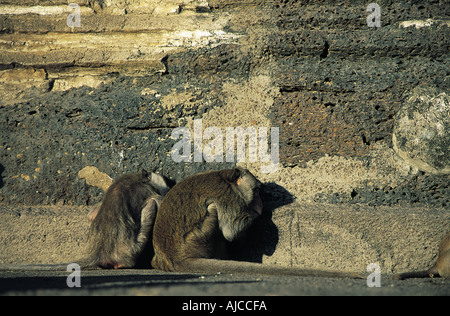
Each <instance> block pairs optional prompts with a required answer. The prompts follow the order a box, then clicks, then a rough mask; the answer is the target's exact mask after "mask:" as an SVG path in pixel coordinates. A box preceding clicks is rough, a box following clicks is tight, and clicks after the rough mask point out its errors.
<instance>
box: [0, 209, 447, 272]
mask: <svg viewBox="0 0 450 316" xmlns="http://www.w3.org/2000/svg"><path fill="white" fill-rule="evenodd" d="M88 212H89V208H88V207H78V206H31V207H28V206H9V205H0V249H2V256H1V258H0V264H28V263H58V262H72V261H76V260H77V259H79V258H81V257H83V251H84V246H85V244H86V236H87V231H88V227H89V223H88V220H87V214H88ZM448 231H450V212H449V211H448V210H445V209H436V208H434V209H430V208H424V207H420V208H419V207H417V208H416V207H376V208H375V207H368V206H363V205H330V204H309V203H308V204H299V203H293V204H290V205H286V206H283V207H280V208H277V209H276V210H275V211H273V213H272V214H266V215H265V216H264V217H263V218H262V219H261V220H260V221H259V222H257V223H256V224H255V227H254V229H252V230H251V231H249V236H248V238H249V243H248V245H247V247H245V248H242V249H240V250H239V252H240V253H239V254H238V256H240V257H241V258H243V259H252V260H260V261H262V262H263V263H265V264H266V263H267V264H279V265H285V266H290V265H298V266H305V267H311V268H319V269H320V268H323V269H325V268H326V269H336V270H349V271H357V272H361V273H366V267H367V265H368V264H369V263H379V264H380V266H381V269H382V273H388V274H389V273H397V272H402V271H406V270H415V269H425V268H428V267H430V266H431V265H432V264H433V263H434V261H435V260H436V258H437V253H438V246H439V242H440V240H441V239H442V238H443V237H444V235H445V234H446V233H447V232H448ZM258 255H259V256H260V257H259V259H258Z"/></svg>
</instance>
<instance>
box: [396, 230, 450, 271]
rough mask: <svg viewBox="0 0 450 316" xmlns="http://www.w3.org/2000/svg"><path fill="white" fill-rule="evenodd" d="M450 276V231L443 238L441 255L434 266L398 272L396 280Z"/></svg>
mask: <svg viewBox="0 0 450 316" xmlns="http://www.w3.org/2000/svg"><path fill="white" fill-rule="evenodd" d="M428 277H430V278H433V277H442V278H450V232H449V233H447V235H446V236H445V237H444V239H442V241H441V244H440V246H439V257H438V259H437V261H436V263H435V264H434V266H433V267H432V268H430V269H428V270H425V271H417V272H405V273H400V274H396V275H395V276H394V279H395V280H404V279H409V278H428Z"/></svg>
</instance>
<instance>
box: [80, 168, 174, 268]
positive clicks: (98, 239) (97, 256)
mask: <svg viewBox="0 0 450 316" xmlns="http://www.w3.org/2000/svg"><path fill="white" fill-rule="evenodd" d="M169 189H170V187H169V183H168V180H167V179H165V178H164V177H162V176H160V175H157V174H155V173H150V174H149V173H147V172H146V171H145V170H142V172H141V173H139V174H128V175H124V176H122V177H120V178H119V179H117V180H116V181H115V182H114V183H113V184H112V185H111V186H110V187H109V189H108V190H107V192H106V194H105V198H104V199H103V202H102V204H101V206H100V207H99V208H97V209H95V210H94V211H92V212H91V213H90V214H89V219H90V220H92V223H91V227H90V230H89V238H88V241H89V248H88V249H89V250H88V254H89V255H88V257H87V259H84V260H82V262H81V265H82V266H84V267H94V266H99V267H101V268H115V269H117V268H131V267H134V266H135V264H136V261H137V259H138V256H139V255H140V254H141V252H142V251H143V249H144V247H145V246H146V244H147V241H148V239H149V236H151V234H152V228H153V223H154V221H155V216H156V212H157V210H158V207H159V205H160V203H161V201H162V198H163V197H164V195H165V194H166V193H167V192H168V191H169ZM150 242H151V241H150Z"/></svg>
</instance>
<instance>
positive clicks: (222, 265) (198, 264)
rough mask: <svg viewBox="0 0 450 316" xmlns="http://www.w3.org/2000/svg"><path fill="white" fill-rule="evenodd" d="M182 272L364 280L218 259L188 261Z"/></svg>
mask: <svg viewBox="0 0 450 316" xmlns="http://www.w3.org/2000/svg"><path fill="white" fill-rule="evenodd" d="M179 268H180V271H183V272H193V273H205V274H217V273H226V274H244V275H245V274H247V275H276V276H279V275H287V276H312V277H328V278H352V279H362V278H363V277H362V276H361V275H359V274H357V273H352V272H340V271H324V270H314V269H302V268H297V267H280V266H274V265H265V264H259V263H251V262H240V261H230V260H216V259H202V258H199V259H188V260H185V261H184V263H183V264H182V265H181V266H179Z"/></svg>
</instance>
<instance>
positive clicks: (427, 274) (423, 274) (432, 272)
mask: <svg viewBox="0 0 450 316" xmlns="http://www.w3.org/2000/svg"><path fill="white" fill-rule="evenodd" d="M435 276H439V273H438V271H437V270H436V269H435V268H432V269H429V270H425V271H414V272H405V273H399V274H396V275H394V280H405V279H412V278H432V277H435Z"/></svg>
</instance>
